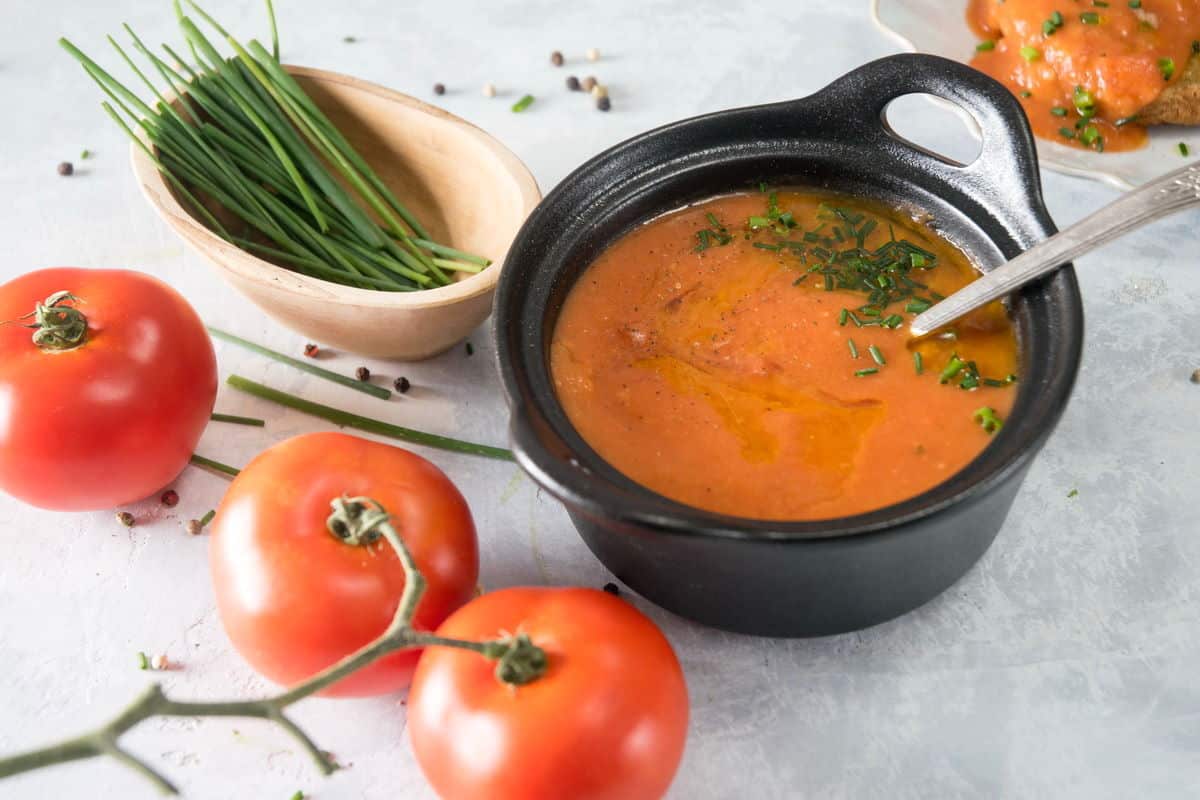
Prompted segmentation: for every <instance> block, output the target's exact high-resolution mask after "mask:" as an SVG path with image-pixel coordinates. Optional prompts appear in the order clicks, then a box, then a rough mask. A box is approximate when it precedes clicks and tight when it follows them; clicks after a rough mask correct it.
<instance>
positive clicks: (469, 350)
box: [464, 342, 475, 356]
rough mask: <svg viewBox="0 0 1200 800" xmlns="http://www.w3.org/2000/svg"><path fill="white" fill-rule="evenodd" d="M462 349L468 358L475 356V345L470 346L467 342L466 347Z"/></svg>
mask: <svg viewBox="0 0 1200 800" xmlns="http://www.w3.org/2000/svg"><path fill="white" fill-rule="evenodd" d="M464 349H465V350H466V351H467V355H468V356H473V355H475V345H473V344H471V343H470V342H467V346H466V348H464Z"/></svg>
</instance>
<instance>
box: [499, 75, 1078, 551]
mask: <svg viewBox="0 0 1200 800" xmlns="http://www.w3.org/2000/svg"><path fill="white" fill-rule="evenodd" d="M913 93H927V94H933V95H937V96H940V97H942V98H944V99H946V100H949V101H951V102H953V103H956V104H958V105H959V106H960V107H962V108H964V109H965V110H967V111H968V112H969V113H970V114H971V115H972V116H973V117H975V119H976V121H977V122H978V123H979V126H980V129H981V131H982V134H983V141H982V148H981V152H980V155H979V157H978V158H977V159H976V160H975V161H973V162H971V163H970V164H968V165H961V164H957V163H955V162H952V161H949V160H948V159H945V158H944V157H942V156H939V155H937V154H934V153H930V152H928V151H926V150H924V149H922V148H920V147H919V146H916V145H913V144H912V143H909V142H906V141H905V140H903V139H901V138H900V137H898V136H897V135H896V134H895V133H894V132H893V131H892V130H891V129H890V127H889V126H888V124H887V122H886V119H885V118H884V114H885V112H886V108H887V105H888V104H889V103H890V102H891V101H893V100H894V99H896V98H898V97H901V96H904V95H908V94H913ZM797 148H799V149H802V150H803V151H804V155H803V159H805V160H806V163H811V164H813V165H819V168H820V169H821V170H829V169H833V170H835V171H836V170H837V169H838V164H839V163H840V164H844V165H848V166H846V167H845V170H846V171H847V172H854V171H860V172H863V173H864V174H866V175H874V179H875V180H876V181H878V186H880V187H884V188H880V189H879V190H878V193H874V192H872V191H864V192H863V193H865V194H870V195H871V196H875V197H880V196H884V197H887V196H890V197H891V199H894V200H895V199H899V200H901V201H902V202H904V203H905V204H907V205H911V206H913V207H915V208H918V209H934V208H938V209H940V211H941V212H942V216H943V217H954V216H955V214H957V215H958V217H957V218H956V224H958V225H959V227H960V228H962V229H963V230H974V231H975V233H974V235H975V236H976V237H977V239H978V242H979V243H980V245H979V246H978V247H976V248H967V249H968V253H969V255H971V256H972V261H973V262H974V263H976V264H977V265H980V266H982V268H983V269H984V270H987V269H990V268H992V267H994V266H997V265H998V264H999V263H1002V262H1003V261H1004V260H1007V259H1010V258H1012V257H1013V256H1015V255H1017V254H1018V253H1019V252H1022V251H1023V250H1025V249H1028V248H1029V247H1030V246H1032V245H1033V244H1034V243H1036V242H1037V241H1040V240H1042V239H1044V238H1046V237H1047V236H1049V235H1051V234H1053V233H1054V232H1056V230H1057V228H1056V227H1055V225H1054V223H1053V221H1052V220H1051V219H1050V216H1049V214H1048V212H1047V211H1046V208H1045V205H1044V203H1043V201H1042V194H1041V184H1040V179H1039V173H1038V166H1037V157H1036V155H1035V150H1034V143H1033V137H1032V134H1031V132H1030V130H1029V124H1028V121H1027V119H1026V117H1025V114H1024V111H1023V110H1022V109H1021V106H1020V104H1019V103H1018V102H1017V100H1016V98H1014V97H1013V95H1012V94H1011V93H1010V92H1009V91H1008V90H1007V89H1005V88H1004V87H1003V86H1002V85H1001V84H999V83H997V82H996V81H994V80H992V79H991V78H989V77H988V76H986V75H984V74H983V73H980V72H978V71H976V70H974V69H971V68H970V67H968V66H966V65H964V64H961V63H959V62H955V61H951V60H948V59H944V58H940V57H937V56H929V55H919V54H904V55H897V56H890V57H887V58H883V59H880V60H878V61H874V62H871V63H869V64H867V65H865V66H863V67H860V68H859V69H856V70H854V71H853V72H850V73H848V74H847V75H845V76H843V77H842V78H840V79H838V80H837V81H834V82H833V83H832V84H830V85H829V86H828V87H826V88H825V89H823V90H821V91H819V92H817V93H816V94H813V95H810V96H809V97H806V98H802V99H800V100H794V101H788V102H784V103H775V104H770V105H764V106H755V107H750V108H742V109H733V110H729V111H720V112H716V113H713V114H707V115H704V116H701V117H695V118H692V119H688V120H684V121H681V122H676V123H673V124H670V125H666V126H664V127H661V128H658V129H655V130H652V131H649V132H647V133H644V134H641V135H639V136H636V137H634V138H632V139H629V140H627V141H625V142H623V143H621V144H619V145H616V146H615V147H613V148H611V149H609V150H607V151H605V152H603V153H601V154H600V155H598V156H596V157H594V158H592V159H591V160H589V161H588V162H587V163H585V164H584V165H582V166H581V167H579V168H578V169H576V170H575V171H574V172H573V173H571V175H569V176H568V177H567V178H566V179H564V180H563V181H562V182H561V183H560V184H559V185H558V186H557V187H555V189H554V190H553V191H551V192H550V193H549V194H548V195H547V196H546V197H545V199H543V201H542V202H541V204H540V205H539V206H538V207H537V208H536V209H535V210H534V212H533V213H532V214H531V215H530V217H529V219H528V220H527V221H526V223H525V225H524V226H523V227H522V229H521V230H520V232H519V233H518V234H517V237H516V239H515V240H514V242H513V244H512V247H511V248H510V250H509V253H508V256H507V259H506V264H505V268H504V271H503V273H502V275H501V278H500V281H499V285H498V288H497V295H496V307H495V312H494V315H493V320H494V328H495V331H494V332H495V338H496V357H497V360H498V363H499V368H500V374H501V378H502V382H503V386H504V390H505V394H506V398H507V400H508V404H509V409H510V413H511V424H510V434H511V437H512V445H513V450H514V452H515V455H516V457H517V461H518V463H519V464H520V465H521V466H522V467H523V468H524V469H525V470H526V471H527V472H528V473H529V474H530V475H531V476H532V477H533V478H534V480H535V481H536V482H537V483H539V484H540V485H541V486H542V487H544V488H545V489H547V490H548V491H549V492H551V493H552V494H553V495H555V496H556V497H557V498H558V499H559V500H561V501H563V502H564V503H565V504H566V505H567V506H568V508H569V509H570V510H572V511H573V512H577V513H581V514H584V515H586V516H590V517H593V518H600V519H607V520H610V521H613V522H616V523H623V524H627V525H631V526H636V527H639V528H650V529H654V530H657V531H660V532H664V533H673V534H681V535H689V536H717V537H725V538H734V539H769V540H807V539H828V538H833V537H848V536H863V535H868V534H874V533H880V532H884V531H890V530H892V529H894V528H898V527H903V526H906V525H908V524H909V523H913V522H916V521H919V520H922V519H925V518H927V517H930V516H933V515H936V514H938V513H939V512H940V511H942V510H943V509H945V508H947V507H950V506H956V505H959V504H965V503H970V502H972V501H973V500H976V499H978V498H980V497H982V496H984V495H986V494H987V493H988V492H989V491H991V490H992V489H993V488H995V487H996V486H998V485H999V484H1000V483H1002V482H1004V480H1005V479H1006V478H1007V477H1009V476H1010V475H1011V474H1012V473H1013V472H1014V471H1016V470H1020V469H1022V468H1023V467H1024V465H1025V464H1026V462H1028V460H1029V459H1031V458H1032V457H1033V456H1034V455H1035V454H1036V453H1037V451H1038V450H1039V449H1040V447H1041V445H1042V444H1043V443H1044V442H1045V440H1046V438H1047V437H1048V436H1049V434H1050V433H1051V431H1052V430H1053V428H1054V426H1055V424H1056V423H1057V421H1058V419H1059V417H1060V416H1061V415H1062V412H1063V410H1064V409H1065V408H1066V404H1067V401H1068V399H1069V397H1070V393H1071V389H1072V387H1073V386H1074V382H1075V377H1076V373H1077V371H1078V368H1079V362H1080V357H1081V352H1082V346H1083V304H1082V299H1081V297H1080V295H1079V287H1078V284H1077V282H1076V279H1075V274H1074V269H1073V268H1072V267H1071V266H1070V265H1067V266H1065V267H1064V268H1062V269H1060V270H1059V271H1057V272H1056V273H1054V274H1053V275H1051V276H1049V277H1048V278H1046V279H1045V280H1043V281H1041V282H1039V283H1036V284H1031V285H1030V286H1027V287H1026V288H1025V289H1023V290H1022V291H1021V292H1020V293H1019V294H1018V295H1017V296H1016V297H1015V298H1013V299H1012V300H1011V301H1010V310H1011V314H1012V317H1013V320H1014V323H1015V324H1016V327H1017V331H1018V338H1019V341H1020V345H1021V349H1022V357H1023V360H1022V373H1023V374H1022V377H1021V382H1020V384H1019V388H1018V396H1017V398H1016V402H1015V405H1014V408H1013V411H1012V413H1011V414H1010V417H1009V419H1008V420H1007V421H1006V423H1005V425H1004V427H1003V429H1002V430H1001V431H1000V432H999V433H997V434H996V435H995V438H994V440H993V441H992V442H990V443H989V445H988V446H987V447H986V448H985V449H984V451H983V452H982V453H981V454H980V455H979V456H978V457H976V458H975V459H974V460H973V461H972V462H971V463H970V464H968V465H967V466H966V467H965V468H964V469H962V470H960V471H959V472H958V473H956V474H954V475H952V476H951V477H949V478H948V479H947V480H945V481H943V482H942V483H940V484H938V485H937V486H935V487H933V488H932V489H930V490H928V491H926V492H923V493H922V494H920V495H917V496H916V497H913V498H910V499H908V500H905V501H902V502H900V503H896V504H893V505H889V506H886V507H884V508H880V509H877V510H874V511H870V512H867V513H863V514H857V515H854V516H847V517H837V518H830V519H822V520H805V521H789V520H763V519H753V518H747V517H738V516H732V515H727V514H720V513H716V512H711V511H705V510H703V509H699V508H696V507H693V506H688V505H685V504H682V503H680V502H677V501H674V500H671V499H669V498H667V497H664V496H662V495H660V494H658V493H656V492H654V491H653V490H651V489H648V488H646V487H644V486H642V485H640V484H638V483H636V482H634V481H633V480H631V479H630V478H628V477H626V476H625V475H624V474H622V473H621V472H619V471H617V470H616V469H615V468H614V467H613V466H612V465H610V464H609V463H608V462H606V461H605V460H604V459H603V458H602V457H601V456H600V455H599V454H597V453H596V452H595V450H593V449H592V447H591V446H590V445H589V444H588V443H587V442H586V441H584V439H583V438H582V437H581V436H580V435H579V433H578V432H577V431H576V430H575V428H574V426H572V425H571V423H570V421H569V419H568V418H567V415H566V413H565V411H564V410H563V408H562V406H561V404H560V403H559V401H558V398H557V395H556V394H555V392H554V386H553V380H552V377H551V375H550V368H549V362H548V349H549V341H550V336H551V334H552V332H553V323H554V321H555V319H556V314H557V310H558V308H557V306H558V305H559V304H561V299H562V297H563V296H564V295H565V293H566V291H567V290H569V288H570V285H571V284H573V283H574V280H575V278H577V277H578V275H579V274H580V273H581V272H582V271H583V270H584V269H586V265H587V264H589V263H591V261H593V260H594V258H595V256H596V255H598V253H599V252H600V251H601V250H602V249H603V248H604V247H605V246H607V244H609V243H611V242H612V241H614V240H615V239H616V238H618V237H619V236H620V235H621V234H622V233H624V232H625V231H627V230H629V229H631V228H632V227H635V226H636V225H637V224H640V223H642V222H644V221H645V220H646V219H649V218H652V217H654V216H656V215H658V214H661V213H663V212H666V211H670V210H672V209H674V208H678V207H681V206H683V205H686V204H687V203H688V202H691V201H694V200H699V199H703V198H704V197H706V196H707V197H711V196H715V195H719V194H722V193H726V192H729V191H732V190H736V189H738V188H741V187H742V186H743V185H744V187H745V188H749V187H750V186H752V185H755V184H756V183H757V180H756V179H761V178H765V177H769V176H768V175H761V174H759V175H755V174H754V169H755V168H758V169H759V170H760V171H761V169H763V168H764V167H766V168H769V166H770V164H771V163H772V153H776V154H777V156H778V161H779V163H784V162H786V161H787V160H788V159H789V158H791V159H793V160H794V159H795V158H798V156H795V155H794V153H793V150H796V149H797ZM797 152H798V150H797ZM864 155H866V156H869V157H870V163H869V164H866V165H863V164H862V163H861V162H856V161H854V160H853V159H855V158H861V157H862V156H864ZM814 169H816V167H814ZM706 170H708V172H706ZM739 170H743V171H745V177H746V180H745V181H744V182H743V184H738V183H737V182H734V183H733V184H730V183H728V182H725V183H718V184H715V185H712V186H711V190H710V191H708V192H707V193H706V194H705V193H704V192H697V191H696V189H695V188H694V186H695V185H697V184H699V185H703V184H704V183H705V181H706V180H707V176H708V174H709V173H713V172H717V171H720V172H721V174H726V173H728V174H741V173H739ZM801 182H803V181H801ZM852 182H853V181H852ZM684 184H687V185H689V186H692V187H693V188H692V189H691V190H690V191H682V190H681V191H678V192H676V193H675V194H673V193H672V192H673V191H675V187H677V186H681V185H684ZM856 185H860V186H867V185H870V186H872V187H874V186H876V184H875V183H874V182H871V181H863V180H857V181H856ZM889 185H894V186H900V185H903V189H902V191H893V190H890V189H887V188H886V187H887V186H889ZM817 188H820V187H817ZM649 197H658V198H660V199H659V201H658V203H657V204H652V205H651V206H650V207H649V209H648V210H647V209H646V208H645V203H646V199H647V198H649ZM663 197H673V198H675V201H674V202H672V201H669V200H668V201H665V202H664V201H663V200H662V199H661V198H663ZM639 203H640V204H641V205H640V206H639ZM639 208H641V209H642V210H641V211H640V212H639V211H638V209H639ZM622 215H624V216H623V217H622ZM620 219H623V221H622V222H620V223H619V224H618V222H616V220H620ZM951 221H952V222H954V221H955V220H951ZM605 225H608V226H609V227H610V228H611V229H612V230H611V232H610V233H609V234H608V235H601V234H598V233H596V231H597V230H599V229H600V228H603V227H604V226H605ZM955 244H958V245H959V246H963V242H961V241H956V242H955Z"/></svg>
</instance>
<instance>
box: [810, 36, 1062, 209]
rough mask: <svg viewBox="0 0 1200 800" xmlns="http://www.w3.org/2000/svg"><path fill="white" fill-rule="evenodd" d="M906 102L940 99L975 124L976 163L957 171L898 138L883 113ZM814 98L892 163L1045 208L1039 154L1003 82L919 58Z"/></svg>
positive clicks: (861, 74) (891, 63) (886, 64)
mask: <svg viewBox="0 0 1200 800" xmlns="http://www.w3.org/2000/svg"><path fill="white" fill-rule="evenodd" d="M909 94H931V95H935V96H937V97H940V98H942V99H943V100H947V101H949V102H951V103H953V104H955V105H957V106H958V107H959V108H961V109H963V110H964V111H966V112H967V113H969V114H970V115H971V116H972V117H974V119H975V121H976V122H977V123H978V125H979V129H980V135H981V137H982V139H983V146H982V148H981V150H980V152H979V156H978V157H977V158H976V159H975V160H974V161H972V162H971V163H969V164H964V165H959V164H956V163H953V162H949V161H948V160H947V159H946V158H945V157H944V156H939V155H937V154H936V153H933V152H930V151H929V150H926V149H924V148H922V147H920V146H919V145H916V144H913V143H912V142H909V141H907V140H905V139H903V138H901V137H900V136H899V135H898V134H896V133H895V132H894V131H893V130H892V129H891V127H890V126H889V125H888V123H887V120H886V118H885V117H884V112H885V110H886V109H887V106H888V104H889V103H891V102H892V101H893V100H896V99H897V98H900V97H903V96H905V95H909ZM817 98H819V103H820V105H821V106H822V107H824V108H827V109H830V110H831V116H834V117H836V118H839V119H837V122H839V123H841V124H844V125H846V126H847V130H846V134H847V135H848V136H855V137H856V138H857V139H858V140H859V141H862V140H864V139H865V140H866V141H867V142H868V143H870V144H871V145H873V146H875V147H877V148H878V149H879V150H881V151H883V153H884V154H886V155H887V156H890V157H891V158H893V159H896V160H898V161H901V162H903V163H906V164H913V165H914V166H918V167H920V168H921V169H924V170H928V171H930V172H933V173H935V174H937V175H939V176H941V177H945V178H947V179H948V180H950V181H951V182H952V183H955V184H959V185H961V184H962V182H963V181H967V182H969V183H971V184H975V188H977V189H979V190H981V191H987V192H989V193H994V192H996V191H997V189H1000V190H1002V191H1004V192H1005V193H1010V192H1011V193H1013V197H1012V199H1013V200H1014V201H1019V202H1022V204H1024V203H1027V202H1028V200H1029V192H1030V190H1031V189H1032V191H1033V192H1034V193H1035V194H1036V195H1037V197H1038V199H1039V201H1040V193H1041V189H1040V186H1041V182H1040V179H1039V174H1038V163H1037V155H1036V152H1037V151H1036V149H1035V146H1034V139H1033V134H1032V132H1031V131H1030V129H1029V121H1028V119H1027V118H1026V116H1025V111H1024V109H1023V108H1021V103H1020V102H1019V101H1018V100H1017V98H1016V97H1015V96H1014V95H1013V94H1012V92H1010V91H1009V90H1008V89H1007V88H1006V87H1005V86H1004V85H1003V84H1001V83H1000V82H999V81H997V80H995V79H994V78H991V77H990V76H988V75H985V74H984V73H982V72H980V71H978V70H976V69H974V68H972V67H970V66H968V65H966V64H963V63H961V62H958V61H953V60H951V59H948V58H942V57H941V56H933V55H927V54H922V53H904V54H901V55H895V56H888V57H886V58H881V59H879V60H877V61H872V62H871V63H869V64H866V65H864V66H862V67H859V68H858V69H856V70H854V71H853V72H849V73H847V74H846V75H844V76H843V77H841V78H839V79H837V80H836V81H834V82H833V83H831V84H829V86H827V87H826V88H825V89H823V90H821V91H820V92H819V93H817V94H816V95H814V96H813V99H814V100H815V99H817ZM832 121H833V120H831V122H832ZM835 124H836V123H835Z"/></svg>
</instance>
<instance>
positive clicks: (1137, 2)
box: [1129, 0, 1142, 8]
mask: <svg viewBox="0 0 1200 800" xmlns="http://www.w3.org/2000/svg"><path fill="white" fill-rule="evenodd" d="M1129 7H1130V8H1141V7H1142V0H1129Z"/></svg>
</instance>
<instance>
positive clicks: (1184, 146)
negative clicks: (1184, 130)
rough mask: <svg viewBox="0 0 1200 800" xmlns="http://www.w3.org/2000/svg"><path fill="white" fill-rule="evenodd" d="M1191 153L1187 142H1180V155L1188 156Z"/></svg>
mask: <svg viewBox="0 0 1200 800" xmlns="http://www.w3.org/2000/svg"><path fill="white" fill-rule="evenodd" d="M1189 153H1190V151H1189V150H1188V146H1187V142H1180V143H1179V155H1181V156H1183V157H1184V158H1187V157H1188V155H1189Z"/></svg>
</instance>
